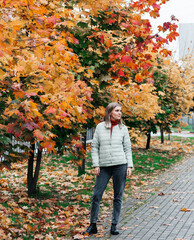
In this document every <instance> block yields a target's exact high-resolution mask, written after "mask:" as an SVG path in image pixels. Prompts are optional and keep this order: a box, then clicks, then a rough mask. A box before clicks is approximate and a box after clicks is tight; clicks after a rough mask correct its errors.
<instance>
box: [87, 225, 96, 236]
mask: <svg viewBox="0 0 194 240" xmlns="http://www.w3.org/2000/svg"><path fill="white" fill-rule="evenodd" d="M97 232H98V230H97V227H96V223H91V224H90V226H89V227H88V228H87V230H86V231H85V232H84V233H89V235H91V234H95V233H97Z"/></svg>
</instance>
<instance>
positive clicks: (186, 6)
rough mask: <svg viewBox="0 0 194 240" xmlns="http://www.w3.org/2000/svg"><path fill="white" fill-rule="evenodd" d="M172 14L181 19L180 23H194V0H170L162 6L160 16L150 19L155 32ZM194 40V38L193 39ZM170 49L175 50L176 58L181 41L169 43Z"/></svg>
mask: <svg viewBox="0 0 194 240" xmlns="http://www.w3.org/2000/svg"><path fill="white" fill-rule="evenodd" d="M171 15H174V16H175V17H176V18H178V19H179V22H177V23H178V24H179V23H194V0H170V1H169V2H167V3H166V4H164V5H162V6H161V9H160V17H159V18H157V19H150V21H151V23H152V26H153V30H154V32H157V26H158V25H161V24H162V23H163V22H168V21H170V19H171V18H170V17H171ZM193 42H194V39H193ZM169 49H170V50H172V51H173V55H174V57H175V59H176V58H177V57H178V49H179V41H178V39H177V40H176V41H173V43H171V44H170V45H169Z"/></svg>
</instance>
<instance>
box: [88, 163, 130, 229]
mask: <svg viewBox="0 0 194 240" xmlns="http://www.w3.org/2000/svg"><path fill="white" fill-rule="evenodd" d="M126 174H127V164H122V165H116V166H110V167H101V168H100V174H99V176H97V177H96V183H95V186H94V194H93V197H92V203H91V215H90V222H91V223H96V222H97V219H98V213H99V208H100V201H101V198H102V195H103V193H104V190H105V188H106V186H107V184H108V182H109V180H110V178H111V177H113V189H114V201H113V214H112V224H117V223H118V221H119V217H120V212H121V205H122V199H123V192H124V188H125V183H126Z"/></svg>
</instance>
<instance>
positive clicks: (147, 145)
mask: <svg viewBox="0 0 194 240" xmlns="http://www.w3.org/2000/svg"><path fill="white" fill-rule="evenodd" d="M146 135H147V144H146V149H149V148H150V141H151V132H149V133H147V134H146Z"/></svg>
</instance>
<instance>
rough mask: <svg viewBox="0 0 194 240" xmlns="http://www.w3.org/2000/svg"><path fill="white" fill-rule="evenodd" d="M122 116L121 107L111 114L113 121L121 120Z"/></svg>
mask: <svg viewBox="0 0 194 240" xmlns="http://www.w3.org/2000/svg"><path fill="white" fill-rule="evenodd" d="M121 116H122V110H121V107H120V106H117V107H116V108H114V109H113V110H112V112H111V114H110V117H111V119H112V120H120V119H121Z"/></svg>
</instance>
